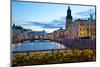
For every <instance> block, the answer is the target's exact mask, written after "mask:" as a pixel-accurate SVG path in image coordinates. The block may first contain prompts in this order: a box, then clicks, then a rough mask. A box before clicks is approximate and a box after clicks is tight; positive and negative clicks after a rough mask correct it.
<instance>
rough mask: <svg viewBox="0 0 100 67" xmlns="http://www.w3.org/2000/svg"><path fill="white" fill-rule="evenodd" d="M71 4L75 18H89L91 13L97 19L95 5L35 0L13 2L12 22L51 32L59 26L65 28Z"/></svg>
mask: <svg viewBox="0 0 100 67" xmlns="http://www.w3.org/2000/svg"><path fill="white" fill-rule="evenodd" d="M68 6H70V8H71V11H72V16H73V21H74V20H75V19H78V18H81V19H87V18H89V16H90V13H91V14H93V17H94V19H95V7H94V6H82V5H81V6H80V5H64V4H46V3H33V2H16V1H13V2H12V23H15V24H16V25H20V26H22V27H24V28H26V29H32V30H33V31H42V30H46V32H48V33H50V32H53V31H54V30H57V29H59V28H61V27H62V28H65V16H66V15H67V8H68Z"/></svg>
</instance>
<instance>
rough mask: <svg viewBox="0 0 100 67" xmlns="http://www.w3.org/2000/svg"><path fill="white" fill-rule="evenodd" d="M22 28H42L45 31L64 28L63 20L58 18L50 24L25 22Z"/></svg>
mask: <svg viewBox="0 0 100 67" xmlns="http://www.w3.org/2000/svg"><path fill="white" fill-rule="evenodd" d="M22 25H23V26H33V27H34V26H40V27H42V28H46V29H54V28H64V27H65V19H64V18H60V19H56V20H53V21H51V22H40V21H39V22H27V23H25V24H22Z"/></svg>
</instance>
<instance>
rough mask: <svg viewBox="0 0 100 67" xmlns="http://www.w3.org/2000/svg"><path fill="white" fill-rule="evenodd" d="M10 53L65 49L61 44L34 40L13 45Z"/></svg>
mask: <svg viewBox="0 0 100 67" xmlns="http://www.w3.org/2000/svg"><path fill="white" fill-rule="evenodd" d="M15 45H16V46H15V47H12V51H27V50H48V49H65V48H66V46H64V45H63V44H60V43H57V42H52V41H49V40H43V41H40V40H35V41H34V42H30V41H25V42H23V43H17V44H15Z"/></svg>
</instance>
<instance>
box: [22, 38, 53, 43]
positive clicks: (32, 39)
mask: <svg viewBox="0 0 100 67" xmlns="http://www.w3.org/2000/svg"><path fill="white" fill-rule="evenodd" d="M34 40H41V41H42V40H50V41H53V40H52V39H48V38H31V39H23V40H21V42H23V41H32V42H34Z"/></svg>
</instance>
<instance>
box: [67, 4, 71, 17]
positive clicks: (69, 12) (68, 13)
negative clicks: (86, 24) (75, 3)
mask: <svg viewBox="0 0 100 67" xmlns="http://www.w3.org/2000/svg"><path fill="white" fill-rule="evenodd" d="M67 19H72V16H71V9H70V6H68V10H67Z"/></svg>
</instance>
